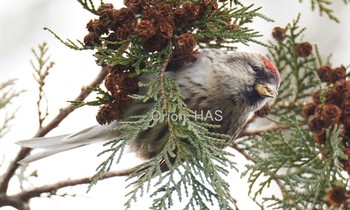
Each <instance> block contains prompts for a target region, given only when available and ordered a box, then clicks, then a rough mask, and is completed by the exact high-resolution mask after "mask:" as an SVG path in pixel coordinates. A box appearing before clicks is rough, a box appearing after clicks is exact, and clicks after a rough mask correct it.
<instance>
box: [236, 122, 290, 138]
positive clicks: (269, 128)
mask: <svg viewBox="0 0 350 210" xmlns="http://www.w3.org/2000/svg"><path fill="white" fill-rule="evenodd" d="M290 127H291V126H290V125H276V124H270V125H267V126H265V127H261V128H255V129H254V130H253V131H242V132H241V133H240V134H239V135H238V137H237V138H242V137H251V136H257V135H260V134H262V133H264V132H267V131H278V130H285V129H288V128H290Z"/></svg>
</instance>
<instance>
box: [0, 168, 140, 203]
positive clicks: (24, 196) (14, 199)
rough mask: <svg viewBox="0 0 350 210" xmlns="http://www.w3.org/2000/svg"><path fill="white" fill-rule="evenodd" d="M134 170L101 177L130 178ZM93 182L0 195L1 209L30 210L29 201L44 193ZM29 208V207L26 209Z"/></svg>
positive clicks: (68, 182)
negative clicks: (5, 207)
mask: <svg viewBox="0 0 350 210" xmlns="http://www.w3.org/2000/svg"><path fill="white" fill-rule="evenodd" d="M133 171H134V169H125V170H119V171H110V172H107V173H106V174H104V175H103V176H102V177H101V180H104V179H109V178H113V177H119V176H128V175H130V174H131V173H132V172H133ZM90 182H91V177H84V178H79V179H71V180H65V181H59V182H56V183H53V184H46V185H43V186H41V187H35V188H32V189H30V190H25V191H22V192H20V193H17V194H14V195H11V196H7V195H4V194H2V195H1V194H0V207H3V206H13V207H15V208H17V209H19V210H29V207H28V201H29V200H30V199H31V198H34V197H39V196H40V195H41V194H42V193H50V192H52V191H56V190H59V189H61V188H64V187H70V186H76V185H81V184H89V183H90ZM26 206H27V207H26ZM24 207H26V208H24Z"/></svg>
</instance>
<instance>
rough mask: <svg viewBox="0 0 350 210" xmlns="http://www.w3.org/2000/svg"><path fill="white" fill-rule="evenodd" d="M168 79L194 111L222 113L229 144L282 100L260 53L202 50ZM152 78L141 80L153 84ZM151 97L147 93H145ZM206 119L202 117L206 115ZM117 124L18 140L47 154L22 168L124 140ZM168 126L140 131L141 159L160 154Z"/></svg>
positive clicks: (136, 108) (135, 147)
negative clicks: (253, 115)
mask: <svg viewBox="0 0 350 210" xmlns="http://www.w3.org/2000/svg"><path fill="white" fill-rule="evenodd" d="M165 75H167V76H168V77H170V78H172V79H173V80H175V81H176V82H177V84H178V86H179V88H180V90H181V93H182V95H183V100H184V102H185V103H186V105H187V106H188V108H190V109H192V110H194V111H196V112H198V113H208V112H210V113H211V114H213V113H216V114H217V115H216V116H218V117H219V119H218V120H217V121H216V122H215V124H219V125H220V128H218V130H217V132H219V133H222V134H226V135H229V136H230V137H231V138H230V139H229V140H228V141H229V142H228V143H231V142H233V141H234V140H235V138H236V137H237V135H238V134H239V132H240V131H241V130H242V128H243V127H244V125H245V123H246V121H247V119H248V118H249V115H250V114H251V113H253V112H255V111H257V110H259V109H260V108H262V107H263V106H264V105H265V104H266V103H268V101H269V100H270V99H272V98H275V97H276V96H277V95H278V88H279V86H280V83H281V76H280V73H279V71H278V70H277V68H276V67H275V66H274V64H273V63H272V62H271V61H270V60H269V59H268V58H267V57H265V56H262V55H260V54H257V53H248V52H237V51H228V50H224V49H203V50H199V54H198V56H197V60H196V61H195V62H193V63H186V64H183V65H181V66H171V67H169V68H168V69H167V71H166V72H165ZM149 80H150V76H140V81H143V82H144V81H149ZM140 92H141V93H142V92H145V90H142V89H141V90H140ZM153 105H154V103H147V102H146V103H143V102H135V103H133V104H131V105H130V107H128V108H127V109H126V111H125V114H124V115H125V116H126V117H128V116H132V115H135V114H142V113H146V112H147V111H149V110H150V109H151V108H152V106H153ZM200 116H202V115H200ZM119 123H120V122H119V121H118V120H115V121H113V122H111V123H110V124H107V125H95V126H91V127H88V128H86V129H83V130H81V131H78V132H76V133H73V134H66V135H60V136H55V137H40V138H33V139H29V140H22V141H18V142H17V144H19V145H21V146H23V147H28V148H32V149H43V151H42V152H40V153H36V154H32V155H29V156H27V157H26V158H24V159H23V160H22V161H21V162H20V163H22V164H28V163H30V162H33V161H37V160H39V159H42V158H45V157H48V156H51V155H53V154H56V153H60V152H64V151H67V150H71V149H74V148H78V147H82V146H85V145H90V144H92V143H96V142H103V141H109V140H113V139H114V138H115V137H116V136H119V135H123V134H122V133H121V131H118V130H116V129H114V128H116V127H118V125H119ZM168 136H169V131H168V127H167V125H166V124H165V123H160V124H158V125H156V126H154V127H152V128H149V129H147V130H144V131H140V132H139V133H138V135H137V137H136V139H135V140H134V141H132V142H131V143H130V145H129V146H130V148H131V150H132V151H133V152H135V153H136V154H137V155H138V156H139V157H141V158H143V159H146V160H147V159H150V158H152V157H155V156H156V155H157V154H159V153H160V152H161V151H162V149H163V147H164V145H165V144H166V142H167V139H168Z"/></svg>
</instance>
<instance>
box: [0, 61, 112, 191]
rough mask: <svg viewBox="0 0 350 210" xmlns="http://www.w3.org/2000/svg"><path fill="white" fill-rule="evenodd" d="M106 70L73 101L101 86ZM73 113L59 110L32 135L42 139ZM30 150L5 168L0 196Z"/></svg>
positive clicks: (19, 153)
mask: <svg viewBox="0 0 350 210" xmlns="http://www.w3.org/2000/svg"><path fill="white" fill-rule="evenodd" d="M107 73H108V70H107V68H104V67H103V68H102V69H101V71H100V73H99V74H98V75H97V77H96V78H95V79H94V80H93V81H92V82H91V83H90V84H89V85H88V86H86V87H84V88H82V90H81V92H80V94H79V95H78V97H76V98H75V99H74V100H75V101H83V100H85V98H86V97H87V96H88V95H89V94H90V93H91V91H90V90H89V89H88V88H87V87H95V86H97V85H99V84H101V83H102V82H103V80H104V78H105V77H106V76H107ZM73 111H74V105H72V104H69V105H68V106H67V107H65V108H62V109H60V112H59V113H58V115H57V116H56V117H55V118H54V119H53V120H52V121H51V122H50V123H48V124H47V125H46V126H44V127H42V128H39V130H38V131H37V133H36V134H35V135H34V137H42V136H45V135H46V134H47V133H49V132H50V131H51V130H53V129H54V128H56V127H57V126H58V125H59V124H60V123H61V122H62V120H64V119H65V118H66V117H67V116H68V115H69V114H70V113H72V112H73ZM30 151H31V149H29V148H21V150H20V151H19V152H18V154H17V156H16V158H15V159H14V160H13V161H12V162H11V163H10V165H9V167H8V168H7V170H6V172H5V174H4V175H3V176H2V177H1V180H0V194H1V193H6V191H7V189H8V185H9V182H10V180H11V178H12V177H13V175H14V174H15V172H16V170H17V168H18V167H19V164H18V162H19V161H20V160H22V159H23V158H25V157H26V156H27V155H28V154H29V153H30Z"/></svg>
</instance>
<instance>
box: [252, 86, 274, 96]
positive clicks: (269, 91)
mask: <svg viewBox="0 0 350 210" xmlns="http://www.w3.org/2000/svg"><path fill="white" fill-rule="evenodd" d="M255 89H256V91H257V92H258V93H259V95H260V96H262V97H269V98H274V97H276V96H277V95H278V91H277V88H276V86H275V85H271V84H264V83H258V84H257V85H256V86H255Z"/></svg>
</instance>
